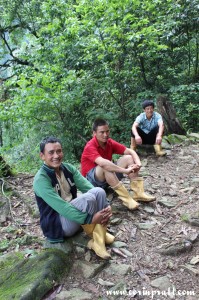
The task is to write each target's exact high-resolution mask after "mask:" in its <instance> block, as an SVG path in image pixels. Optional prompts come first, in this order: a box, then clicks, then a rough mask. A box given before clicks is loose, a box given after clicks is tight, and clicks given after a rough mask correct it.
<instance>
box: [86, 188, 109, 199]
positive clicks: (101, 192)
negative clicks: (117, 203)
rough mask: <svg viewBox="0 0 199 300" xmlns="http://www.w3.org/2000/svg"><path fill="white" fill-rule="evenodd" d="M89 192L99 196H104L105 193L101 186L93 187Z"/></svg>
mask: <svg viewBox="0 0 199 300" xmlns="http://www.w3.org/2000/svg"><path fill="white" fill-rule="evenodd" d="M89 192H90V193H92V194H94V195H96V196H97V195H100V196H101V197H106V193H105V191H104V190H103V188H101V187H94V188H92V189H91V190H90V191H89Z"/></svg>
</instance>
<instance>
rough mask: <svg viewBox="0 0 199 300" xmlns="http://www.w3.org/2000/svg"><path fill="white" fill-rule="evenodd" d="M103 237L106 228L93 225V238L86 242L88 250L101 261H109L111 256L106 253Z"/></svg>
mask: <svg viewBox="0 0 199 300" xmlns="http://www.w3.org/2000/svg"><path fill="white" fill-rule="evenodd" d="M105 237H106V226H102V225H101V224H95V228H94V230H93V238H92V240H90V241H89V242H88V248H89V249H92V250H93V251H94V252H95V253H96V254H97V256H99V257H101V258H103V259H109V258H110V257H111V256H110V254H109V253H108V252H107V251H106V247H105Z"/></svg>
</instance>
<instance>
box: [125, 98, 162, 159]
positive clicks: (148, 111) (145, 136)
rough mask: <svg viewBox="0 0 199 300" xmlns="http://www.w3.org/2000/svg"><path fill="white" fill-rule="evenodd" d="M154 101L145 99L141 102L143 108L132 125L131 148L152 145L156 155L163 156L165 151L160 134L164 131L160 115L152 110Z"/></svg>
mask: <svg viewBox="0 0 199 300" xmlns="http://www.w3.org/2000/svg"><path fill="white" fill-rule="evenodd" d="M154 107H155V105H154V102H153V101H151V100H145V101H144V102H143V103H142V108H143V110H144V112H143V113H141V114H140V115H139V116H137V118H136V119H135V122H134V123H133V126H132V132H131V149H133V150H135V149H136V146H137V145H141V144H148V145H154V149H155V152H156V154H157V156H163V155H165V154H166V153H165V152H164V151H163V150H162V147H161V143H162V136H163V132H164V123H163V120H162V116H161V115H160V114H159V113H157V112H155V111H154Z"/></svg>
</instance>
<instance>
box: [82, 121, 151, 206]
mask: <svg viewBox="0 0 199 300" xmlns="http://www.w3.org/2000/svg"><path fill="white" fill-rule="evenodd" d="M109 135H110V129H109V123H108V122H107V121H106V120H104V119H96V120H95V122H94V123H93V138H92V139H91V140H90V141H88V142H87V144H86V146H85V148H84V150H83V153H82V157H81V173H82V175H83V176H85V177H86V178H87V179H88V180H89V181H90V182H91V183H92V184H93V185H94V186H99V187H102V188H106V187H107V186H108V185H110V186H111V188H112V189H114V190H115V191H116V193H117V194H118V195H119V198H120V199H121V200H122V202H123V204H124V205H125V206H126V207H128V209H130V210H134V209H137V208H138V206H139V204H138V203H137V201H143V202H150V201H154V200H155V197H153V196H150V195H147V194H146V193H145V192H144V183H143V178H141V177H139V175H138V174H139V170H140V168H141V162H140V159H139V157H138V155H137V153H136V152H135V151H134V150H132V149H129V148H126V146H124V145H123V144H120V143H118V142H116V141H115V140H113V139H111V138H110V137H109ZM113 154H120V155H122V156H121V157H120V158H119V160H118V161H117V163H116V164H115V163H113V162H112V155H113ZM123 174H127V175H128V177H129V179H130V187H131V189H132V190H133V192H134V196H133V198H132V197H131V196H130V194H129V193H128V191H127V189H126V188H125V186H124V185H123V184H122V182H121V181H120V179H121V178H122V177H123Z"/></svg>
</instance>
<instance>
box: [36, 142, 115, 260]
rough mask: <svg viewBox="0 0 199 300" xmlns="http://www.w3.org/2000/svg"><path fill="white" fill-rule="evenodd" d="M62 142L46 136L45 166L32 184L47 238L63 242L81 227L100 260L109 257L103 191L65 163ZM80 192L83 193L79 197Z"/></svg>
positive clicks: (107, 211) (43, 147)
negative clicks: (78, 192) (106, 245)
mask: <svg viewBox="0 0 199 300" xmlns="http://www.w3.org/2000/svg"><path fill="white" fill-rule="evenodd" d="M63 157H64V154H63V151H62V144H61V141H60V140H59V139H57V138H55V137H47V138H45V139H43V140H42V142H41V143H40V158H41V159H42V160H43V161H44V164H43V165H42V167H41V168H40V170H39V171H38V172H37V174H36V175H35V178H34V182H33V189H34V192H35V196H36V200H37V204H38V207H39V211H40V224H41V228H42V231H43V233H44V235H45V236H46V237H47V239H48V240H49V241H50V242H52V243H56V242H63V241H64V238H65V237H69V236H72V235H73V234H75V233H76V232H77V231H78V230H79V228H80V226H82V228H83V229H84V231H85V232H86V233H87V234H88V235H89V236H90V237H91V240H90V241H89V243H88V247H89V249H93V250H94V252H95V253H96V254H97V255H98V256H100V257H101V258H104V259H107V258H110V254H109V253H108V252H107V251H106V247H105V243H107V244H110V243H112V242H113V241H114V237H113V236H112V235H111V234H109V233H108V232H107V223H108V221H109V219H110V217H111V216H112V212H111V207H110V205H109V204H108V202H107V199H106V194H105V192H104V190H103V189H102V188H94V187H93V185H92V184H91V183H90V182H89V181H87V179H85V178H84V177H83V176H82V175H81V174H80V172H79V171H78V170H77V169H76V168H75V167H74V166H73V165H71V164H69V163H63ZM77 190H79V191H80V192H82V194H81V195H80V196H78V197H77Z"/></svg>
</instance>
